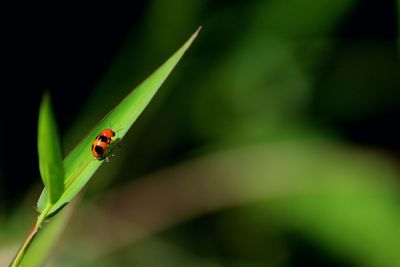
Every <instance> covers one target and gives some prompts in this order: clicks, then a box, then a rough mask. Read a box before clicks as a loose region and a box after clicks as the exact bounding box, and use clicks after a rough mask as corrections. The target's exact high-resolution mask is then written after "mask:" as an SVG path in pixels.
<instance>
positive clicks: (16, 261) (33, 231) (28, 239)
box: [10, 203, 52, 267]
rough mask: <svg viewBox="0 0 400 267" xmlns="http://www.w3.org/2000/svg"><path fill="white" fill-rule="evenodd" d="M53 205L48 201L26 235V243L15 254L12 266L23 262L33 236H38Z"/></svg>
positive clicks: (15, 266)
mask: <svg viewBox="0 0 400 267" xmlns="http://www.w3.org/2000/svg"><path fill="white" fill-rule="evenodd" d="M51 207H52V205H51V204H50V203H47V205H46V207H45V208H44V210H43V211H42V213H40V214H39V216H38V217H37V220H36V223H35V224H34V225H33V227H32V229H31V231H30V232H29V235H28V236H27V237H26V239H25V241H24V243H23V244H22V246H21V247H20V249H19V250H18V253H17V255H16V256H15V258H14V260H13V261H12V263H11V265H10V267H19V265H20V264H21V261H22V259H23V258H24V256H25V253H26V251H27V250H28V247H29V245H30V244H31V243H32V240H33V238H34V237H35V236H36V234H37V232H38V231H39V229H40V227H41V226H42V223H43V221H44V220H45V219H46V217H47V213H48V212H49V211H50V209H51Z"/></svg>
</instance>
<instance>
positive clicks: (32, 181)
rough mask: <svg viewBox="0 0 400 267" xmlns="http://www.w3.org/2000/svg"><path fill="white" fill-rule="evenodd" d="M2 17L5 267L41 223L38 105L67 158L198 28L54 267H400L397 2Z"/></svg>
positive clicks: (66, 217) (211, 4)
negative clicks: (48, 98) (49, 115)
mask: <svg viewBox="0 0 400 267" xmlns="http://www.w3.org/2000/svg"><path fill="white" fill-rule="evenodd" d="M5 10H6V12H5V13H7V15H6V16H5V17H4V19H5V25H6V31H5V33H4V34H5V36H4V38H3V39H4V40H5V47H4V48H3V53H4V54H5V57H4V58H5V59H4V63H3V64H5V66H6V67H7V71H6V72H5V73H4V74H5V79H3V82H2V87H3V90H5V92H7V93H5V94H4V96H3V102H4V104H2V107H1V108H2V110H1V111H2V112H1V113H2V115H1V116H2V117H1V119H2V122H1V127H2V131H1V134H2V136H1V137H2V140H4V146H3V153H2V155H1V161H0V182H1V188H0V200H1V204H0V265H2V266H3V265H7V263H8V262H9V260H10V259H11V258H12V256H13V255H14V253H15V251H16V250H17V248H18V246H19V244H21V242H22V240H23V238H24V237H25V235H26V234H27V233H28V231H29V229H30V226H31V224H32V223H33V222H34V218H35V216H36V214H35V211H34V209H33V208H32V206H34V205H35V204H36V201H37V198H38V196H39V193H40V191H41V189H42V185H41V184H40V179H39V171H38V164H37V152H36V123H37V113H38V106H39V102H40V101H39V100H40V97H41V94H42V92H43V91H44V90H46V89H49V90H50V91H51V93H52V95H53V99H54V103H53V105H54V107H55V113H56V117H57V118H58V120H59V127H60V130H61V133H62V138H63V144H64V149H65V153H68V151H70V150H71V149H72V148H73V147H74V146H75V145H76V144H77V143H78V142H79V140H80V139H81V138H83V137H84V136H85V135H86V133H87V132H88V131H89V130H90V129H91V128H92V127H93V126H94V125H95V124H96V123H97V122H98V121H99V120H100V119H101V118H102V117H103V116H104V115H105V114H107V112H108V111H109V110H110V109H111V108H112V107H114V106H115V105H116V104H117V103H118V102H119V101H120V100H121V99H122V98H123V97H124V96H125V95H126V94H127V93H128V92H129V91H130V90H131V89H132V88H133V87H134V86H136V85H137V84H138V83H139V82H140V81H142V80H143V79H144V78H145V77H146V76H147V75H149V74H150V73H151V72H152V71H153V70H155V69H156V68H157V67H158V66H159V65H160V64H161V63H162V62H163V61H164V60H165V59H166V58H167V57H168V56H169V55H171V54H172V53H173V52H174V51H175V50H176V49H177V48H178V47H179V46H180V45H181V44H182V43H183V42H184V41H185V40H186V39H187V38H188V37H189V36H190V34H191V33H192V32H194V31H195V30H196V28H197V27H198V26H199V25H202V26H203V30H202V32H201V33H200V35H199V37H198V39H197V40H196V42H195V43H194V44H193V46H192V47H191V48H190V49H189V51H188V53H187V54H186V55H185V57H184V58H183V60H182V61H181V63H180V64H178V67H177V68H176V70H175V71H174V72H173V74H172V75H171V77H170V78H169V79H168V80H167V82H166V83H165V84H164V86H163V87H162V88H161V89H160V91H159V93H158V94H157V95H156V97H155V99H154V100H153V101H152V102H151V104H150V105H149V107H148V108H147V109H146V110H145V112H144V113H143V114H142V115H141V117H140V118H139V120H138V121H137V122H136V124H135V125H134V127H133V129H132V130H131V131H130V132H129V133H128V134H127V136H126V137H125V138H124V140H123V142H122V148H121V149H118V150H117V151H115V154H116V156H115V157H113V158H112V159H111V162H110V163H107V164H103V166H102V167H101V168H100V169H99V171H98V172H97V173H96V174H95V176H94V177H93V178H92V180H91V181H90V182H89V184H88V185H87V186H86V188H85V190H84V191H85V192H84V194H81V197H80V198H79V201H77V202H76V203H72V204H70V205H69V207H68V208H67V209H66V210H65V211H63V212H62V213H61V214H60V215H58V216H57V217H55V218H54V219H52V220H51V223H49V224H48V225H46V227H45V228H44V229H45V230H44V231H43V232H41V235H42V239H40V238H39V239H37V240H35V241H37V244H39V242H44V243H43V244H47V246H49V247H50V257H49V259H48V260H47V265H46V266H150V267H152V266H199V267H200V266H235V267H239V266H271V267H275V266H276V267H291V266H367V267H375V266H376V267H384V266H391V267H393V266H400V253H399V248H400V227H399V225H400V206H399V205H400V199H399V196H398V187H399V178H400V173H399V161H398V159H399V148H400V146H399V141H398V137H399V134H400V131H399V129H398V121H399V118H400V91H399V89H400V77H399V73H400V72H399V70H400V68H399V44H398V43H396V42H398V40H399V39H398V36H399V35H398V32H399V31H398V28H399V27H398V21H399V19H398V11H399V7H398V6H396V2H395V1H383V2H377V1H361V0H358V1H357V0H332V1H317V0H303V1H300V0H288V1H278V0H263V1H262V0H258V1H256V0H252V1H238V0H230V1H228V0H225V1H223V0H219V1H205V0H202V1H200V0H193V1H183V0H170V1H161V0H154V1H141V2H140V1H138V2H132V3H130V4H120V5H118V4H109V5H104V6H101V5H99V4H96V5H94V6H92V5H89V4H87V5H85V4H82V5H78V6H73V5H69V6H68V5H65V6H61V5H57V6H56V5H54V6H47V5H43V6H38V5H36V4H34V5H33V4H32V6H24V7H21V6H12V5H11V4H10V5H9V6H7V7H6V8H5ZM88 153H90V151H88ZM47 235H48V236H53V237H57V236H59V238H58V240H57V242H55V244H53V243H51V242H50V241H51V238H49V237H46V236H47ZM43 239H45V240H47V242H46V241H41V240H43ZM32 249H33V250H35V251H37V255H41V254H43V253H42V252H43V251H45V250H46V246H44V245H40V246H38V247H35V246H34V247H32ZM38 257H40V256H38Z"/></svg>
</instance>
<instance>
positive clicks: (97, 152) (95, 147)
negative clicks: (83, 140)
mask: <svg viewBox="0 0 400 267" xmlns="http://www.w3.org/2000/svg"><path fill="white" fill-rule="evenodd" d="M114 136H115V132H114V131H113V130H111V129H109V128H107V129H104V130H102V131H101V132H100V133H99V134H98V135H97V136H96V138H95V139H94V141H93V144H92V155H93V157H94V158H95V159H98V160H102V159H104V158H105V159H106V160H107V161H108V154H109V151H108V148H109V146H110V144H111V143H112V142H113V140H112V138H113V137H114Z"/></svg>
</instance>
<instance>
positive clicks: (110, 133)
mask: <svg viewBox="0 0 400 267" xmlns="http://www.w3.org/2000/svg"><path fill="white" fill-rule="evenodd" d="M101 135H103V136H105V137H107V138H108V139H109V140H110V142H111V138H113V137H114V136H115V132H114V131H113V130H111V129H104V130H102V131H101V132H100V133H99V135H98V136H97V137H99V136H101Z"/></svg>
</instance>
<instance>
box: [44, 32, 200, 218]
mask: <svg viewBox="0 0 400 267" xmlns="http://www.w3.org/2000/svg"><path fill="white" fill-rule="evenodd" d="M200 29H201V28H199V29H197V31H196V32H195V33H194V34H193V35H192V36H191V37H190V38H189V40H188V41H187V42H186V43H185V44H184V45H183V46H182V47H181V48H179V50H178V51H176V52H175V54H173V55H172V56H171V57H170V58H169V59H168V60H167V61H166V62H165V63H164V64H163V65H161V66H160V67H159V68H158V69H157V70H156V71H155V72H153V73H152V74H151V75H150V76H149V77H148V78H147V79H146V80H145V81H143V82H142V83H141V84H140V85H139V86H138V87H136V88H135V89H134V90H133V91H132V92H131V93H130V94H129V95H127V96H126V97H125V98H124V99H123V100H122V101H121V102H120V103H119V104H118V105H117V106H116V107H115V108H114V109H113V110H112V111H111V112H110V113H109V114H107V115H106V116H105V117H104V118H103V120H102V121H100V123H99V124H98V125H97V126H95V127H94V129H92V131H90V133H89V134H88V135H87V136H86V137H85V138H84V139H83V140H82V141H81V143H80V144H78V145H77V146H76V147H75V148H74V149H73V150H72V152H71V153H70V154H69V155H68V156H67V157H66V159H65V160H64V166H65V180H64V185H65V190H64V193H63V194H62V196H61V197H60V199H59V200H58V201H57V202H56V203H54V204H53V205H52V207H51V209H50V211H49V213H48V217H50V216H53V215H54V214H55V213H57V212H58V211H59V210H60V209H61V208H62V207H63V206H65V205H66V204H67V203H68V202H69V201H70V200H71V199H72V198H73V197H74V196H75V195H76V194H78V193H79V191H80V190H81V189H82V188H83V186H84V185H85V184H86V183H87V182H88V181H89V179H90V177H91V176H92V175H93V174H94V172H95V171H96V170H97V169H98V168H99V167H100V165H101V164H102V163H103V161H102V160H94V159H93V156H92V153H91V145H92V142H93V140H94V139H95V137H96V136H97V135H98V134H99V132H100V131H101V130H102V129H105V128H109V127H110V125H112V127H113V129H114V130H117V131H118V132H117V134H116V136H115V139H116V140H121V139H122V138H123V136H124V135H125V134H126V132H127V131H128V130H129V128H130V127H131V126H132V124H133V123H134V122H135V120H136V119H137V118H138V116H139V115H140V113H142V111H143V110H144V108H145V107H146V106H147V105H148V104H149V102H150V100H151V99H152V97H153V96H154V95H155V93H156V92H157V90H158V89H159V88H160V86H161V85H162V83H163V82H164V81H165V80H166V78H167V77H168V76H169V74H170V73H171V71H172V70H173V69H174V67H175V66H176V64H177V63H178V62H179V60H180V59H181V58H182V56H183V55H184V53H185V52H186V50H187V49H188V48H189V47H190V45H191V44H192V42H193V41H194V39H195V38H196V37H197V35H198V33H199V31H200ZM115 143H117V142H114V144H115ZM46 190H47V189H46V188H45V189H44V190H43V192H42V194H41V196H40V198H39V201H38V204H37V209H38V211H39V212H42V211H43V209H44V207H45V206H46V205H47V204H48V203H49V201H50V200H49V199H48V196H47V194H46V193H45V192H46Z"/></svg>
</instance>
